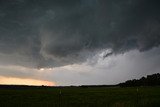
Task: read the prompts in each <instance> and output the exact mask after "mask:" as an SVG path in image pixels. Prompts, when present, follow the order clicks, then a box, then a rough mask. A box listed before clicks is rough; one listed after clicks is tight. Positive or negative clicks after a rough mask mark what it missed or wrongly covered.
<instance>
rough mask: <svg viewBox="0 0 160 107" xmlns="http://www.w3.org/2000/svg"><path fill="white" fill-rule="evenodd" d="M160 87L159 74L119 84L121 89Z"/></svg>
mask: <svg viewBox="0 0 160 107" xmlns="http://www.w3.org/2000/svg"><path fill="white" fill-rule="evenodd" d="M159 85H160V74H159V73H157V74H153V75H147V76H146V77H142V78H140V79H133V80H128V81H126V82H124V83H120V84H119V86H121V87H130V86H159Z"/></svg>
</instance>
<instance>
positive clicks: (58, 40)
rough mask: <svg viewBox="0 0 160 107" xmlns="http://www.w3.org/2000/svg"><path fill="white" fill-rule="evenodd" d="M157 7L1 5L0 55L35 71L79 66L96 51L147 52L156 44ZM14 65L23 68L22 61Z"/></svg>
mask: <svg viewBox="0 0 160 107" xmlns="http://www.w3.org/2000/svg"><path fill="white" fill-rule="evenodd" d="M159 4H160V2H159V1H158V0H155V1H149V0H141V1H140V0H121V1H119V0H87V1H86V0H76V1H75V0H69V1H68V0H67V1H66V0H54V1H52V0H38V1H37V0H22V1H20V0H3V1H0V52H1V53H3V54H14V53H16V54H17V53H18V55H21V56H24V59H27V61H28V63H30V62H31V61H32V62H34V64H35V63H36V64H35V65H34V66H29V67H38V68H39V67H52V66H63V65H68V64H74V63H81V62H84V61H86V59H88V58H90V57H92V56H94V54H96V53H97V51H99V50H101V49H112V53H113V54H121V53H125V52H127V51H130V50H132V49H138V50H139V51H146V50H149V49H151V48H153V47H158V46H159V44H160V31H159V28H160V14H159V10H160V8H159ZM108 55H109V54H107V55H106V56H108ZM13 57H14V56H13ZM4 60H5V59H4ZM15 62H17V61H16V60H15ZM8 63H11V62H10V61H8ZM13 63H14V61H13ZM13 63H11V64H13ZM16 64H17V65H18V64H22V65H23V64H24V65H23V66H28V64H25V63H23V60H22V62H20V61H19V62H17V63H16Z"/></svg>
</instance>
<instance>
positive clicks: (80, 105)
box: [0, 87, 160, 107]
mask: <svg viewBox="0 0 160 107" xmlns="http://www.w3.org/2000/svg"><path fill="white" fill-rule="evenodd" d="M0 107H160V87H139V88H138V90H137V88H136V87H134V88H133V87H132V88H119V87H113V88H107V87H89V88H86V87H85V88H84V87H66V88H45V87H42V88H35V87H31V88H24V89H18V88H17V89H12V88H8V89H7V88H6V89H4V88H3V89H0Z"/></svg>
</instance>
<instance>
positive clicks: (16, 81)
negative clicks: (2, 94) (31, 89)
mask: <svg viewBox="0 0 160 107" xmlns="http://www.w3.org/2000/svg"><path fill="white" fill-rule="evenodd" d="M0 84H6V85H36V86H41V85H45V86H55V85H56V84H55V83H54V82H50V81H44V80H36V79H21V78H14V77H2V76H0Z"/></svg>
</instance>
